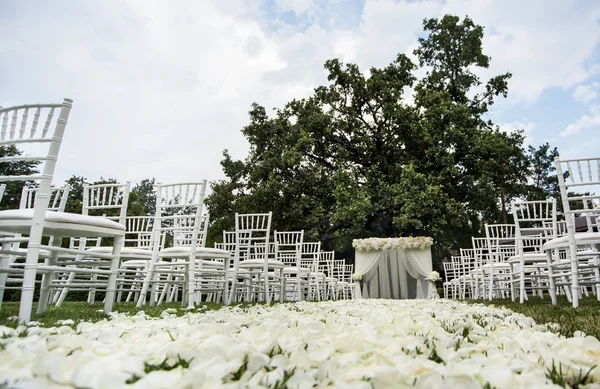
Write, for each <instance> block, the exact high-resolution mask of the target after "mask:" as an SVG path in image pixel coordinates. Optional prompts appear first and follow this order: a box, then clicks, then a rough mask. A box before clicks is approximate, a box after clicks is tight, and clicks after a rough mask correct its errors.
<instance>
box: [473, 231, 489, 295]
mask: <svg viewBox="0 0 600 389" xmlns="http://www.w3.org/2000/svg"><path fill="white" fill-rule="evenodd" d="M471 242H472V245H473V254H474V256H475V269H474V270H473V271H472V274H473V283H474V287H475V290H474V293H473V294H474V296H473V297H474V298H475V299H479V298H484V299H485V298H487V284H486V283H485V282H484V274H483V270H482V266H483V265H484V264H486V263H487V262H488V258H489V250H488V248H487V238H485V237H477V238H476V237H472V238H471Z"/></svg>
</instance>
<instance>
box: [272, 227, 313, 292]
mask: <svg viewBox="0 0 600 389" xmlns="http://www.w3.org/2000/svg"><path fill="white" fill-rule="evenodd" d="M273 237H274V248H275V260H276V261H279V262H283V263H284V265H285V266H284V268H283V276H284V277H285V280H284V288H285V293H284V299H289V300H292V301H300V300H302V298H303V296H304V290H305V289H306V288H307V278H308V273H309V271H308V270H305V269H303V268H302V266H301V259H302V243H303V242H304V231H303V230H302V231H274V232H273Z"/></svg>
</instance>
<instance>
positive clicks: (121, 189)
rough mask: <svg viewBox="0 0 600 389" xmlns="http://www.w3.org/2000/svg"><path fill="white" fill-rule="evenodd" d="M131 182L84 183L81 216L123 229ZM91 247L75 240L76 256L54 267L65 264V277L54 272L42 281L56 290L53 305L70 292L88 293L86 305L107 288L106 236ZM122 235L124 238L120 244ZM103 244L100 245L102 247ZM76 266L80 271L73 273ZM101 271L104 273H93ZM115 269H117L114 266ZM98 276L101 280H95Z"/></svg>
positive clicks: (108, 246)
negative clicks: (67, 269) (67, 268)
mask: <svg viewBox="0 0 600 389" xmlns="http://www.w3.org/2000/svg"><path fill="white" fill-rule="evenodd" d="M129 191H130V183H129V182H126V183H125V184H119V183H106V184H86V185H84V186H83V199H82V212H81V213H82V215H83V216H90V215H92V214H95V216H96V217H101V218H105V219H107V220H112V221H114V222H116V223H118V224H119V225H121V226H125V219H126V216H127V204H128V201H129ZM92 240H93V242H94V244H93V246H92V247H88V237H85V236H84V237H81V239H77V243H78V247H74V249H76V250H79V253H78V254H77V255H75V256H64V257H63V258H57V260H56V264H57V265H67V266H69V268H70V269H71V271H69V272H68V273H67V274H65V273H61V272H56V273H54V277H53V279H50V280H48V281H47V282H44V281H42V285H43V286H44V287H45V288H46V289H49V291H50V293H51V294H52V292H53V291H58V298H57V300H56V306H61V305H62V303H63V302H64V300H65V298H66V296H67V294H68V292H69V291H74V290H78V291H87V292H88V299H87V300H88V302H89V303H90V304H93V303H94V302H95V297H96V292H97V291H98V289H105V288H106V287H107V286H108V276H109V275H112V273H111V272H109V269H110V266H111V260H110V258H111V252H112V250H113V246H112V242H108V241H107V239H106V237H105V239H102V237H97V238H96V239H94V238H92ZM124 241H125V236H123V243H124ZM103 243H105V245H104V246H103V245H102V244H103ZM122 255H123V248H122V247H121V251H120V259H122ZM75 267H78V268H80V269H81V270H80V271H73V269H74V268H75ZM102 269H104V271H105V272H104V273H102V272H97V271H96V270H102ZM117 270H118V267H117ZM98 277H100V278H98ZM115 281H116V279H115Z"/></svg>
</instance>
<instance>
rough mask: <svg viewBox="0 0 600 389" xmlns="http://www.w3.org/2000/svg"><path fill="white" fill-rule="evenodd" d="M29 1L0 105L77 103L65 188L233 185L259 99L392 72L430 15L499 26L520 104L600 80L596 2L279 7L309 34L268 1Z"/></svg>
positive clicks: (488, 47)
mask: <svg viewBox="0 0 600 389" xmlns="http://www.w3.org/2000/svg"><path fill="white" fill-rule="evenodd" d="M29 1H30V0H24V1H22V2H13V4H14V5H13V7H14V8H15V10H13V12H11V13H7V15H9V16H6V15H4V14H3V16H2V18H0V52H2V53H3V54H4V57H5V58H8V59H10V60H8V61H4V62H3V64H2V72H0V85H1V86H2V87H1V88H0V105H3V106H9V105H12V104H21V103H30V102H33V103H35V102H54V101H61V99H62V98H63V97H71V98H73V99H74V106H73V110H72V115H71V118H70V121H69V125H68V127H67V133H66V135H65V140H64V143H63V146H62V149H61V154H60V158H59V162H58V165H57V174H56V176H57V180H58V181H62V180H64V179H66V178H68V177H69V176H71V175H73V174H76V175H85V176H87V177H88V178H89V179H97V178H99V177H100V176H101V175H102V176H105V177H106V176H110V177H114V178H117V179H119V180H121V181H125V180H131V181H134V182H136V181H139V180H141V179H143V178H146V177H152V176H155V177H157V179H158V180H160V181H163V182H174V181H182V180H186V181H189V180H194V179H199V178H207V179H210V180H213V179H219V178H221V177H222V172H221V167H220V165H219V162H220V160H221V152H222V150H223V149H226V148H227V149H229V150H230V152H231V154H232V155H233V156H234V157H235V158H243V157H244V156H245V155H246V152H247V150H248V145H247V143H246V141H245V139H244V138H243V136H242V135H241V133H240V130H241V129H242V127H243V126H244V125H246V124H247V123H248V117H247V111H248V110H249V108H250V105H251V103H252V102H258V103H260V104H262V105H264V106H265V107H266V108H267V111H268V112H272V111H271V108H272V107H282V106H283V105H284V104H285V103H286V102H287V101H289V100H291V99H293V98H302V97H305V96H307V95H309V94H310V93H311V91H312V89H313V88H314V87H315V86H317V85H322V84H325V83H326V82H327V80H326V73H325V70H324V69H323V63H324V61H325V60H326V59H329V58H334V57H340V58H341V59H342V60H344V61H351V62H355V63H358V64H359V65H360V67H361V69H362V70H363V71H367V70H368V68H370V67H371V66H375V67H382V66H386V65H387V64H389V63H390V62H391V61H392V60H394V58H395V57H396V55H397V54H398V53H409V54H410V53H411V52H412V50H413V49H414V47H415V46H416V41H417V38H418V37H419V36H420V35H421V34H422V20H423V19H424V18H428V17H440V16H442V15H443V14H444V13H454V14H457V15H459V16H461V17H464V15H465V14H468V15H469V16H471V17H472V18H473V19H474V21H475V22H476V23H478V24H481V25H484V26H486V30H485V34H486V35H485V38H484V52H486V53H487V54H489V55H490V56H491V57H492V61H491V64H492V65H491V67H490V69H489V70H488V71H486V72H483V73H482V75H483V76H486V77H489V76H491V75H496V74H499V73H502V72H505V71H511V72H512V73H513V74H514V76H513V79H512V80H511V81H510V82H509V90H510V93H509V99H510V100H509V101H510V104H516V103H522V102H532V101H535V100H536V99H537V98H538V97H539V96H540V95H541V93H543V91H545V90H547V89H549V88H552V87H559V88H563V89H567V88H572V87H574V86H575V85H578V84H581V83H583V82H586V79H587V78H588V77H589V76H590V74H593V73H594V72H597V71H598V66H597V65H596V64H591V63H590V60H589V59H590V58H591V56H592V53H593V50H594V48H595V47H596V45H597V44H598V42H599V39H600V30H599V26H598V23H597V22H596V20H597V19H598V17H600V7H599V6H589V4H595V3H586V4H588V5H587V8H585V5H582V6H579V7H572V6H570V5H569V3H568V2H564V1H563V0H554V1H546V0H531V1H527V2H522V1H516V0H510V1H505V0H460V1H459V0H448V1H442V0H423V1H398V0H379V1H375V0H366V1H365V3H364V5H363V6H362V7H355V8H351V7H350V5H351V4H352V2H346V1H344V0H336V1H333V0H332V1H316V0H302V1H290V0H277V3H276V5H275V7H276V11H277V12H279V13H281V12H293V13H295V14H296V15H300V16H309V17H307V18H302V19H303V21H302V23H304V24H302V26H301V28H296V26H291V25H288V24H286V23H285V22H284V21H283V20H280V19H277V18H279V17H280V16H281V15H280V14H277V12H275V14H276V15H273V14H269V12H268V11H267V8H268V7H265V3H264V2H260V1H259V2H254V1H244V0H231V1H227V2H222V1H218V0H213V1H202V2H199V1H194V0H181V1H178V2H175V3H167V2H164V1H159V0H148V1H144V2H139V1H135V0H115V2H111V4H110V5H109V4H108V3H107V2H94V3H86V4H85V6H84V5H82V4H81V3H80V2H79V1H77V0H57V2H54V3H52V4H50V3H48V4H45V3H44V5H42V6H40V5H39V4H37V3H36V6H32V4H29ZM11 15H12V16H11ZM274 18H275V19H276V20H274ZM305 19H306V20H305ZM307 20H308V21H307ZM352 21H354V22H352ZM588 96H589V95H588ZM494 107H496V106H494ZM592 117H596V116H592ZM580 120H581V119H580ZM496 121H498V122H503V121H508V122H510V123H508V124H507V125H512V126H513V127H514V128H524V129H527V128H529V131H531V130H532V129H533V127H531V125H532V123H529V122H525V123H520V122H511V120H510V119H509V120H501V119H500V120H496ZM504 128H508V127H506V125H505V126H504ZM550 135H552V134H548V136H550Z"/></svg>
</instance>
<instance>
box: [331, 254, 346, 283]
mask: <svg viewBox="0 0 600 389" xmlns="http://www.w3.org/2000/svg"><path fill="white" fill-rule="evenodd" d="M345 263H346V260H344V259H334V260H333V269H332V272H333V278H337V279H338V280H340V281H343V277H344V265H345Z"/></svg>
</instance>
